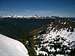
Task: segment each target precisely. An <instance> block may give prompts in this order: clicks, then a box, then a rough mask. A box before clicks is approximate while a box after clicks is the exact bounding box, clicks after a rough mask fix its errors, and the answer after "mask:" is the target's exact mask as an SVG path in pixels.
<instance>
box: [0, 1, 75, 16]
mask: <svg viewBox="0 0 75 56" xmlns="http://www.w3.org/2000/svg"><path fill="white" fill-rule="evenodd" d="M35 14H37V15H40V16H73V17H74V16H75V0H0V16H3V15H5V16H7V15H19V16H20V15H21V16H24V15H25V16H31V15H35Z"/></svg>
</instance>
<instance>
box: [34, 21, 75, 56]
mask: <svg viewBox="0 0 75 56" xmlns="http://www.w3.org/2000/svg"><path fill="white" fill-rule="evenodd" d="M65 25H66V26H67V22H61V23H58V24H57V25H55V26H54V23H53V22H52V23H51V24H49V25H48V27H47V29H46V30H45V32H44V33H42V34H38V35H37V36H36V37H35V38H34V39H36V40H38V41H36V42H37V44H36V45H35V47H36V48H34V49H35V51H36V53H37V55H40V56H41V55H43V56H51V55H53V56H68V55H70V52H71V50H72V49H74V48H75V42H74V41H75V28H72V27H71V26H68V27H63V26H65ZM68 25H69V24H68ZM61 26H62V27H61Z"/></svg>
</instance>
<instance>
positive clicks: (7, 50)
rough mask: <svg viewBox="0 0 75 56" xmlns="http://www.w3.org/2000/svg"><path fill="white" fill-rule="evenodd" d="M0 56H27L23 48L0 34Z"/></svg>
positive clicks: (17, 42) (18, 43)
mask: <svg viewBox="0 0 75 56" xmlns="http://www.w3.org/2000/svg"><path fill="white" fill-rule="evenodd" d="M0 56H29V55H28V51H27V49H26V48H25V46H24V45H23V44H22V43H21V42H19V41H17V40H14V39H11V38H9V37H7V36H4V35H2V34H0Z"/></svg>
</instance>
